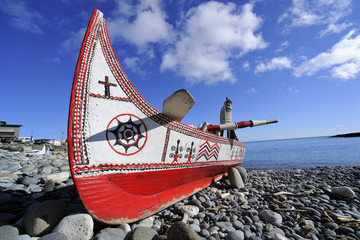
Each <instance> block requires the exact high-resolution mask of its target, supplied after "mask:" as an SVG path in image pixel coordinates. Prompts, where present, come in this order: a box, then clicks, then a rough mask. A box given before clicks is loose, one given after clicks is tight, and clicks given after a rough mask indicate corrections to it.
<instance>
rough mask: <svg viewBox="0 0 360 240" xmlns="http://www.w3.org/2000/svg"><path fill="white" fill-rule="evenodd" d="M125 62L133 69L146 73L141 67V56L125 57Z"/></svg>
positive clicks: (138, 72)
mask: <svg viewBox="0 0 360 240" xmlns="http://www.w3.org/2000/svg"><path fill="white" fill-rule="evenodd" d="M124 63H125V65H126V67H128V68H129V69H130V70H131V71H133V72H136V73H137V74H141V75H144V74H145V72H144V71H143V70H142V69H141V68H140V67H139V66H140V65H141V63H140V58H139V57H131V58H125V59H124Z"/></svg>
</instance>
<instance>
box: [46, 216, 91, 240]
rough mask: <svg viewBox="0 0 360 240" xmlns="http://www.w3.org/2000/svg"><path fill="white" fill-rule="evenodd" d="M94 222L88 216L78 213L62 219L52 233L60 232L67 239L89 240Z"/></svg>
mask: <svg viewBox="0 0 360 240" xmlns="http://www.w3.org/2000/svg"><path fill="white" fill-rule="evenodd" d="M93 228H94V221H93V219H92V217H91V216H90V215H89V214H84V213H79V214H73V215H69V216H66V217H64V218H63V219H62V220H61V221H60V222H59V224H58V225H57V226H56V227H55V229H54V230H53V232H60V233H63V234H64V235H66V236H67V237H68V238H69V239H84V240H86V239H91V238H92V236H93Z"/></svg>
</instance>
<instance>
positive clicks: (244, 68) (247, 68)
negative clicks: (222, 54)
mask: <svg viewBox="0 0 360 240" xmlns="http://www.w3.org/2000/svg"><path fill="white" fill-rule="evenodd" d="M241 68H242V69H243V70H245V71H249V70H250V63H249V62H248V61H245V62H244V63H243V65H242V66H241Z"/></svg>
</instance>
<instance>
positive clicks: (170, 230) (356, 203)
mask: <svg viewBox="0 0 360 240" xmlns="http://www.w3.org/2000/svg"><path fill="white" fill-rule="evenodd" d="M231 171H233V172H231ZM231 171H230V172H231V173H230V172H229V174H228V176H224V177H223V179H222V180H220V181H219V182H217V183H214V184H212V185H211V186H209V187H207V188H205V189H203V190H201V191H200V192H198V193H196V194H194V195H192V196H190V197H188V198H186V199H184V200H182V201H180V202H178V203H176V204H174V205H173V206H170V207H168V208H166V209H165V210H163V211H161V212H158V213H157V214H155V215H153V216H151V217H148V218H146V219H143V220H140V221H138V222H135V223H129V224H121V225H116V226H114V225H106V224H104V223H101V222H98V221H96V220H94V219H93V218H92V217H91V215H89V214H88V213H87V211H86V209H85V208H84V206H83V205H82V202H81V200H80V198H79V196H78V194H77V192H76V188H75V186H74V183H73V180H72V177H71V174H70V170H69V163H68V157H67V152H66V151H52V152H50V154H49V155H48V156H43V155H36V154H33V155H31V154H26V153H19V152H11V151H8V150H3V149H0V190H1V191H0V240H3V239H4V240H5V239H6V240H9V239H12V240H27V239H40V240H50V239H51V240H65V239H69V240H70V239H74V240H82V239H84V240H90V239H94V240H112V239H114V240H115V239H133V240H135V239H136V240H146V239H153V240H154V239H169V240H175V239H179V240H183V239H184V240H185V239H207V240H215V239H226V240H236V239H251V240H257V239H276V240H282V239H284V240H285V239H295V240H300V239H313V240H316V239H326V240H332V239H360V166H349V167H317V168H294V169H247V170H245V169H244V168H242V167H237V168H233V169H232V170H231Z"/></svg>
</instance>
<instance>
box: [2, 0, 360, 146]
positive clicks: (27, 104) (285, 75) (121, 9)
mask: <svg viewBox="0 0 360 240" xmlns="http://www.w3.org/2000/svg"><path fill="white" fill-rule="evenodd" d="M94 8H97V9H99V10H100V11H102V12H103V13H104V17H105V19H106V20H107V25H108V28H109V29H108V30H109V34H110V38H111V41H112V44H113V47H114V50H115V53H116V55H117V57H118V59H119V61H120V64H121V65H122V67H123V69H124V70H125V72H126V74H127V76H128V77H129V79H130V80H131V81H132V83H133V84H134V86H135V87H136V88H137V90H138V91H139V92H140V94H142V95H143V97H144V98H145V99H146V100H147V101H148V102H149V103H150V104H152V105H153V106H154V107H155V108H156V109H158V110H159V111H161V107H162V101H163V100H164V99H166V97H168V96H169V95H170V94H172V93H173V92H175V91H176V90H178V89H182V88H185V89H187V90H188V91H189V92H190V93H191V94H192V95H193V97H194V98H195V100H196V104H195V105H194V107H193V108H192V109H191V110H190V112H189V113H188V115H187V116H186V117H185V118H184V119H183V122H184V123H186V124H193V125H195V126H197V125H198V124H200V123H201V122H204V121H207V122H210V123H213V124H218V123H219V112H220V108H221V106H222V105H223V103H224V101H225V98H226V97H229V98H230V99H232V100H233V104H234V105H233V120H234V121H242V120H250V119H253V120H258V119H274V118H277V119H279V123H278V124H274V125H269V126H261V127H257V128H249V129H241V130H237V135H238V137H239V138H240V140H243V141H254V140H263V139H281V138H295V137H308V136H326V135H332V134H338V133H347V132H357V131H360V109H359V104H360V79H359V78H360V28H359V27H360V15H359V10H360V2H359V1H355V0H353V1H351V0H339V1H335V0H332V1H331V0H318V1H310V0H309V1H308V0H293V1H290V0H283V1H279V0H268V1H265V0H264V1H261V0H259V1H158V0H153V1H150V0H139V1H114V0H97V1H95V0H94V1H87V0H86V1H85V0H77V1H75V0H56V1H55V0H47V1H45V0H31V1H30V0H28V1H25V0H23V1H21V0H20V1H11V0H9V1H7V0H2V1H1V2H0V12H1V14H0V22H1V23H0V24H1V25H0V26H1V40H0V41H1V44H0V50H1V51H0V52H1V54H0V64H1V88H0V89H1V90H0V101H1V103H2V104H1V105H2V107H1V112H0V120H1V121H7V123H8V124H22V125H23V127H22V128H21V131H20V136H30V135H31V133H33V136H34V137H35V138H36V139H39V138H55V139H61V136H62V132H64V138H66V130H67V118H68V111H69V109H68V108H69V100H70V92H71V87H72V81H73V75H74V71H75V65H76V61H77V57H78V54H79V50H80V46H81V42H82V38H83V36H84V32H85V29H86V27H87V24H88V21H89V18H90V16H91V13H92V10H93V9H94Z"/></svg>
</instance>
